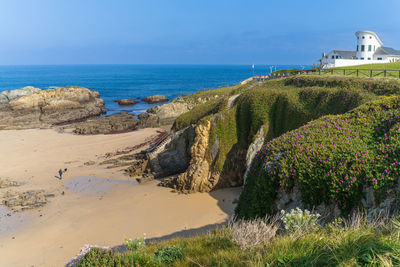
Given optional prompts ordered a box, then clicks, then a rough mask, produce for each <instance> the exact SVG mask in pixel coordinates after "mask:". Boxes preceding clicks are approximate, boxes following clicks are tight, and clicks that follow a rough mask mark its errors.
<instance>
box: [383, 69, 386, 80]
mask: <svg viewBox="0 0 400 267" xmlns="http://www.w3.org/2000/svg"><path fill="white" fill-rule="evenodd" d="M383 76H384V77H385V78H386V70H384V71H383Z"/></svg>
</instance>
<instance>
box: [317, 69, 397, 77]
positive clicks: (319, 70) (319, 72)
mask: <svg viewBox="0 0 400 267" xmlns="http://www.w3.org/2000/svg"><path fill="white" fill-rule="evenodd" d="M318 74H319V75H321V69H318ZM399 75H400V71H399ZM399 77H400V76H399Z"/></svg>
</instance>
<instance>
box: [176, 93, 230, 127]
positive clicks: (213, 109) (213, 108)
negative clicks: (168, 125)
mask: <svg viewBox="0 0 400 267" xmlns="http://www.w3.org/2000/svg"><path fill="white" fill-rule="evenodd" d="M227 103H228V98H227V97H220V98H216V99H213V100H210V101H207V102H206V103H201V104H198V105H196V106H195V107H194V108H193V109H192V110H191V111H189V112H187V113H184V114H182V115H181V116H179V117H178V118H177V119H176V120H175V122H174V125H173V128H174V129H175V130H181V129H183V128H185V127H188V126H190V125H192V124H195V123H196V122H198V121H199V120H201V119H202V118H204V117H206V116H208V115H211V114H215V113H218V112H220V111H221V110H222V109H223V108H225V107H226V105H227Z"/></svg>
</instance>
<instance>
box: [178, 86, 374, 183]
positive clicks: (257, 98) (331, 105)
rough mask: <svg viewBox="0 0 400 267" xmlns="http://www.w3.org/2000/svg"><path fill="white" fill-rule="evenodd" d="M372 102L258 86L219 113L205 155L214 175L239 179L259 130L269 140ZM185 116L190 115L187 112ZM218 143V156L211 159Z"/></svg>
mask: <svg viewBox="0 0 400 267" xmlns="http://www.w3.org/2000/svg"><path fill="white" fill-rule="evenodd" d="M374 98H376V96H374V95H373V94H370V93H368V92H364V91H362V90H359V89H354V90H348V89H341V88H338V87H337V88H322V87H306V88H299V87H297V86H294V85H286V84H285V81H268V82H265V83H263V84H261V85H258V86H256V87H254V88H253V89H251V90H248V91H245V92H244V93H242V94H241V95H240V96H239V97H238V98H237V99H236V101H235V105H234V106H233V108H231V109H228V108H226V109H224V110H222V111H221V110H220V111H219V113H218V114H217V115H216V116H215V119H214V120H213V122H214V123H213V126H212V128H211V132H210V145H209V151H208V155H209V161H210V162H213V171H215V172H218V173H220V174H221V175H225V176H230V177H234V176H238V177H237V179H240V177H239V176H242V175H243V173H244V165H243V162H244V157H245V155H246V151H247V148H248V146H249V145H250V143H251V142H252V141H253V138H254V136H255V134H256V133H257V131H258V130H259V129H260V128H261V127H263V128H264V133H265V137H266V139H267V140H270V139H272V138H276V137H278V136H280V135H281V134H283V133H285V132H287V131H290V130H294V129H297V128H298V127H300V126H302V125H304V124H305V123H307V122H308V121H311V120H313V119H316V118H318V117H320V116H322V115H326V114H341V113H344V112H346V111H348V110H351V109H353V108H355V107H357V106H359V105H360V104H362V103H365V102H367V101H370V100H371V99H374ZM185 116H192V115H191V113H190V112H189V113H187V114H185ZM177 121H179V119H178V120H177ZM217 140H218V143H219V144H218V148H219V153H218V155H217V156H216V157H215V159H212V147H213V145H214V144H215V142H217Z"/></svg>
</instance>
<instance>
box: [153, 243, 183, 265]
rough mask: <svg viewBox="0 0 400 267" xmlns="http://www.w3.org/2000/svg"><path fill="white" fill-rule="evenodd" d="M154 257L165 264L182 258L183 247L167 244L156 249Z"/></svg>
mask: <svg viewBox="0 0 400 267" xmlns="http://www.w3.org/2000/svg"><path fill="white" fill-rule="evenodd" d="M155 255H156V257H157V258H158V259H159V260H160V261H161V262H162V263H165V264H171V263H173V262H174V261H176V260H180V259H182V258H183V255H184V253H183V249H182V248H180V247H177V246H175V245H168V246H165V247H162V248H160V249H158V250H157V251H156V253H155Z"/></svg>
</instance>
